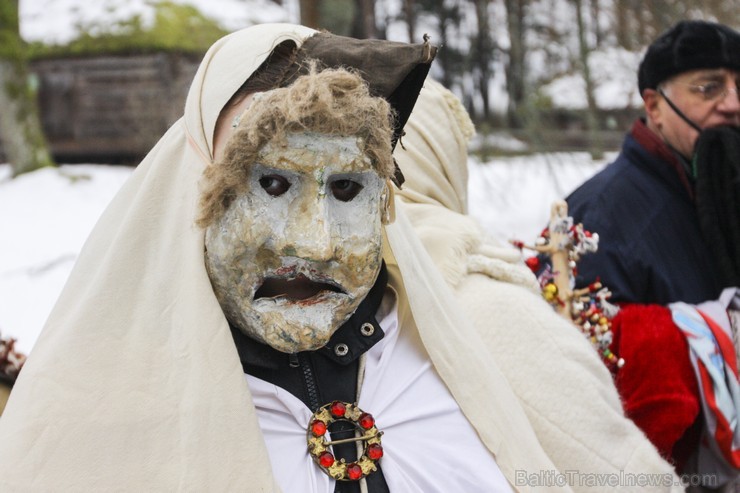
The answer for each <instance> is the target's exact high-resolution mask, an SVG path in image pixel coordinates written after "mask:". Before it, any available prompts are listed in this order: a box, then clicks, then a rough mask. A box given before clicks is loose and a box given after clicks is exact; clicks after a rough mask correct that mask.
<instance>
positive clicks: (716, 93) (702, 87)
mask: <svg viewBox="0 0 740 493" xmlns="http://www.w3.org/2000/svg"><path fill="white" fill-rule="evenodd" d="M673 84H680V85H682V86H686V87H688V88H689V91H691V92H693V93H694V94H699V95H701V97H702V98H703V99H704V101H721V100H723V99H725V97H726V96H727V94H728V93H731V92H734V93H735V96H738V97H740V82H735V87H734V88H733V87H727V82H725V81H718V80H713V81H710V82H707V83H705V84H688V83H685V82H678V81H673Z"/></svg>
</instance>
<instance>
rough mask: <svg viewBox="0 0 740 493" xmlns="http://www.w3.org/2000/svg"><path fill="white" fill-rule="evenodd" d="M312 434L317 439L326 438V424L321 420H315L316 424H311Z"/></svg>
mask: <svg viewBox="0 0 740 493" xmlns="http://www.w3.org/2000/svg"><path fill="white" fill-rule="evenodd" d="M311 433H313V434H314V436H317V437H320V436H324V433H326V423H324V422H323V421H321V420H319V419H316V420H314V422H313V423H311Z"/></svg>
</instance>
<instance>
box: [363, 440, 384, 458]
mask: <svg viewBox="0 0 740 493" xmlns="http://www.w3.org/2000/svg"><path fill="white" fill-rule="evenodd" d="M367 456H368V457H370V458H371V459H372V460H378V459H380V458H381V457H383V447H382V446H381V445H380V444H379V443H373V444H372V445H370V446H369V447H368V448H367Z"/></svg>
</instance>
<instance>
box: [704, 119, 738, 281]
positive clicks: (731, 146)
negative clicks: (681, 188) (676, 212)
mask: <svg viewBox="0 0 740 493" xmlns="http://www.w3.org/2000/svg"><path fill="white" fill-rule="evenodd" d="M694 160H695V164H696V168H697V169H696V207H697V211H698V214H699V224H700V226H701V231H702V234H703V236H704V239H705V240H706V242H707V243H708V244H709V249H710V250H711V251H712V253H713V254H714V256H715V259H716V260H717V264H718V266H719V268H720V272H721V274H722V281H723V286H725V287H726V286H740V129H738V128H735V127H727V126H724V127H716V128H708V129H705V130H704V131H702V133H701V135H700V136H699V139H698V140H697V142H696V154H695V156H694Z"/></svg>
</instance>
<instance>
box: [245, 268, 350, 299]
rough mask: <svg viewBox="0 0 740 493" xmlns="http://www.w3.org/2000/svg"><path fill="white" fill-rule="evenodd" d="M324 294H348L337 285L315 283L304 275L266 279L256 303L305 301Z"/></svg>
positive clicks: (257, 295) (258, 293) (256, 296)
mask: <svg viewBox="0 0 740 493" xmlns="http://www.w3.org/2000/svg"><path fill="white" fill-rule="evenodd" d="M322 293H338V294H346V293H345V292H344V290H342V289H341V288H340V287H339V286H338V285H337V284H334V283H331V282H327V281H325V280H324V281H313V280H311V279H309V278H308V277H306V276H305V275H303V274H298V275H297V276H295V277H291V278H284V277H272V276H271V277H266V278H265V279H264V281H263V282H262V285H261V286H260V287H259V288H258V289H257V291H256V292H255V293H254V299H255V301H256V300H258V299H260V298H272V299H276V298H285V299H288V300H290V301H305V300H309V299H311V298H314V297H316V296H318V295H320V294H322Z"/></svg>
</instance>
